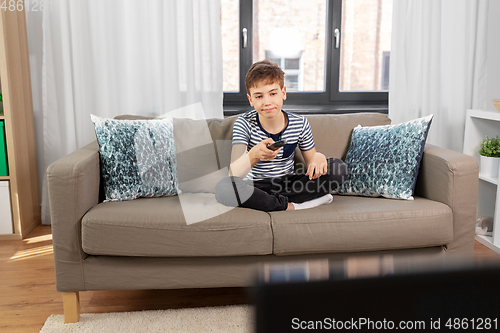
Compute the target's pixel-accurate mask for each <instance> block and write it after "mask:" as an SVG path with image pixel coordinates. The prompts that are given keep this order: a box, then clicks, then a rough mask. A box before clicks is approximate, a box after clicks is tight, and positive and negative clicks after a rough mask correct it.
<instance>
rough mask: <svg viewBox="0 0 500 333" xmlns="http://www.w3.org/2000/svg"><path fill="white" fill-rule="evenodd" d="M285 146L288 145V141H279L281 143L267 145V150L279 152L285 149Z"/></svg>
mask: <svg viewBox="0 0 500 333" xmlns="http://www.w3.org/2000/svg"><path fill="white" fill-rule="evenodd" d="M284 145H286V139H283V140H279V141H276V142H274V143H270V144H268V145H267V148H269V149H271V150H277V149H279V148H281V147H283V146H284Z"/></svg>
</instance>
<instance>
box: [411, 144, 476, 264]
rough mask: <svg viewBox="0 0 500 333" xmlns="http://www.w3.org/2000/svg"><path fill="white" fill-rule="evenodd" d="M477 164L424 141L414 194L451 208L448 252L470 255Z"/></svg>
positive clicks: (474, 217)
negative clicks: (450, 236) (450, 240)
mask: <svg viewBox="0 0 500 333" xmlns="http://www.w3.org/2000/svg"><path fill="white" fill-rule="evenodd" d="M478 179H479V166H478V163H477V161H476V159H475V158H473V157H472V156H469V155H465V154H462V153H458V152H455V151H451V150H448V149H444V148H439V147H437V146H434V145H431V144H427V145H426V146H425V149H424V154H423V157H422V162H421V164H420V171H419V175H418V179H417V185H416V188H415V194H416V195H417V196H421V197H424V198H427V199H431V200H434V201H439V202H442V203H444V204H446V205H448V206H449V207H450V208H451V209H452V212H453V241H452V242H451V243H450V244H448V246H447V253H448V254H449V255H453V256H455V255H465V256H467V257H469V259H472V252H473V249H474V234H475V225H476V210H477V196H478Z"/></svg>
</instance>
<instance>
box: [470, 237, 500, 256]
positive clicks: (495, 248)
mask: <svg viewBox="0 0 500 333" xmlns="http://www.w3.org/2000/svg"><path fill="white" fill-rule="evenodd" d="M476 240H477V241H478V242H479V243H481V244H483V245H484V246H486V247H487V248H489V249H490V250H493V251H495V252H496V253H500V246H497V245H495V244H493V237H491V236H483V235H476Z"/></svg>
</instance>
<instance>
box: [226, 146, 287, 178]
mask: <svg viewBox="0 0 500 333" xmlns="http://www.w3.org/2000/svg"><path fill="white" fill-rule="evenodd" d="M273 142H274V140H273V139H271V138H267V139H265V140H263V141H261V142H259V143H258V144H257V145H255V146H254V147H253V148H252V149H250V151H249V152H248V154H247V152H246V151H247V146H246V145H244V144H235V145H233V147H232V150H231V165H230V166H229V175H230V176H236V177H240V178H245V177H246V175H248V173H249V172H250V170H251V169H252V168H253V167H254V165H255V164H257V163H258V162H259V161H260V160H263V161H270V160H272V159H274V158H275V157H276V155H278V153H279V151H280V150H281V148H280V149H277V150H271V149H269V148H267V145H268V144H269V143H273Z"/></svg>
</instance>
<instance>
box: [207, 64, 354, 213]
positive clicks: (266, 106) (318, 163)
mask: <svg viewBox="0 0 500 333" xmlns="http://www.w3.org/2000/svg"><path fill="white" fill-rule="evenodd" d="M284 80H285V73H284V72H283V71H282V70H281V68H280V67H279V66H278V65H277V64H275V63H273V62H271V61H269V60H267V59H266V60H262V61H258V62H256V63H254V64H253V65H252V66H251V67H250V69H249V70H248V73H247V75H246V77H245V86H246V89H247V97H248V100H249V101H250V105H251V106H253V107H254V108H255V110H252V111H249V112H246V113H244V114H242V115H241V116H239V117H238V119H237V120H236V122H235V124H234V127H233V142H232V150H231V165H230V167H229V177H225V178H223V179H221V180H220V181H219V182H218V183H217V185H216V187H215V197H216V199H217V201H219V202H220V203H221V204H224V205H226V206H232V207H236V206H238V207H245V208H252V209H257V210H262V211H266V212H269V211H279V210H296V209H304V208H312V207H315V206H319V205H322V204H328V203H330V202H331V201H332V200H333V197H332V195H331V192H332V191H333V190H334V189H336V188H337V187H338V186H339V185H340V184H342V182H343V181H344V180H345V179H346V178H347V168H346V166H345V164H344V163H343V162H342V161H341V160H340V159H336V158H330V159H328V160H327V159H326V158H325V155H323V154H321V153H319V152H317V151H316V148H315V145H314V140H313V136H312V132H311V128H310V126H309V122H308V121H307V119H306V118H305V117H303V116H300V115H296V114H293V113H289V112H285V111H282V110H281V107H282V105H283V101H284V100H285V99H286V87H285V86H284ZM282 139H286V144H285V145H284V146H283V147H282V148H279V149H277V150H271V149H270V148H268V144H272V143H274V142H275V141H280V140H282ZM297 146H298V147H299V149H300V150H301V152H302V155H303V156H304V159H305V161H306V166H307V172H306V174H295V173H294V151H295V147H297Z"/></svg>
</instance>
